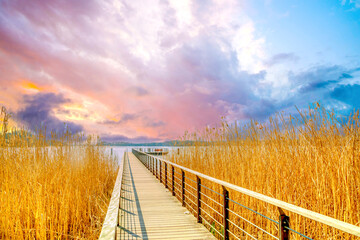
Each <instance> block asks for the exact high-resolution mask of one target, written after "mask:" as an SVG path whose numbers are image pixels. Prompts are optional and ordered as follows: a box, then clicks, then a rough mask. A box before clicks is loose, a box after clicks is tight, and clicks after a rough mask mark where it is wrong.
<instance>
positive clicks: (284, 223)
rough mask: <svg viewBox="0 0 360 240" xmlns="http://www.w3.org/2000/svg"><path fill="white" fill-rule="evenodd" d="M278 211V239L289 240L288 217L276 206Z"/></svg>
mask: <svg viewBox="0 0 360 240" xmlns="http://www.w3.org/2000/svg"><path fill="white" fill-rule="evenodd" d="M278 209H279V212H280V216H279V223H280V226H279V240H289V239H290V237H289V227H290V218H289V216H287V215H286V214H285V212H284V211H283V210H282V209H281V208H278Z"/></svg>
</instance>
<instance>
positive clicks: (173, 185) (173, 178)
mask: <svg viewBox="0 0 360 240" xmlns="http://www.w3.org/2000/svg"><path fill="white" fill-rule="evenodd" d="M171 185H172V189H171V191H172V195H173V196H175V169H174V166H171Z"/></svg>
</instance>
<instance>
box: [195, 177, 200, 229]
mask: <svg viewBox="0 0 360 240" xmlns="http://www.w3.org/2000/svg"><path fill="white" fill-rule="evenodd" d="M196 183H197V184H196V185H197V187H196V191H197V222H198V223H201V179H200V178H199V177H198V176H196Z"/></svg>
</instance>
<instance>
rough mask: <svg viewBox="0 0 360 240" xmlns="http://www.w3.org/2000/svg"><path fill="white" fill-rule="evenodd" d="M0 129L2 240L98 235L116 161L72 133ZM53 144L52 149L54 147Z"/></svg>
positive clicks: (91, 237) (94, 237) (109, 193)
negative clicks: (46, 134)
mask: <svg viewBox="0 0 360 240" xmlns="http://www.w3.org/2000/svg"><path fill="white" fill-rule="evenodd" d="M4 114H5V113H4V112H2V116H1V120H2V121H3V126H2V130H3V131H1V132H0V148H1V151H0V166H1V168H0V179H1V181H0V213H1V214H0V239H97V238H98V236H99V234H100V231H101V225H102V222H103V219H104V217H105V215H106V210H107V206H108V202H109V200H110V196H111V192H112V188H113V184H114V182H115V178H116V174H117V162H116V159H112V158H110V156H109V154H107V153H106V152H105V149H104V148H103V147H101V146H98V145H96V144H95V145H94V144H93V143H94V141H96V139H94V138H91V137H89V138H88V140H87V142H86V143H85V144H84V143H83V141H82V138H83V136H78V135H72V134H70V133H69V132H67V133H65V134H63V135H62V136H61V137H58V136H55V135H54V134H53V137H52V140H51V141H50V140H49V139H46V138H45V134H44V133H43V132H41V131H40V132H38V133H37V134H30V133H29V132H27V131H24V130H18V131H16V134H15V131H14V130H13V131H7V133H8V134H7V135H6V136H7V137H6V138H5V134H4V132H6V131H4V129H5V130H6V129H7V128H8V127H4V119H5V118H4ZM50 143H51V147H49V145H50Z"/></svg>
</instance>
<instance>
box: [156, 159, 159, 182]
mask: <svg viewBox="0 0 360 240" xmlns="http://www.w3.org/2000/svg"><path fill="white" fill-rule="evenodd" d="M158 161H159V160H158V159H156V178H159V174H158V168H159V166H158V165H159V164H158Z"/></svg>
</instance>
